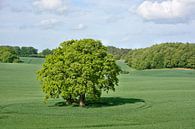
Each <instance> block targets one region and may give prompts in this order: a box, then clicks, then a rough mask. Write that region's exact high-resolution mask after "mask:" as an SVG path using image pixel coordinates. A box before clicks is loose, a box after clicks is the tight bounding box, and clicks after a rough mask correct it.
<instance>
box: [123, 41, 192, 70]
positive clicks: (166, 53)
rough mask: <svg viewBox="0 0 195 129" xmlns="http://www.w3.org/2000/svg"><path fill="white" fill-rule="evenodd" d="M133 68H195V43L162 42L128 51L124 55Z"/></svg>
mask: <svg viewBox="0 0 195 129" xmlns="http://www.w3.org/2000/svg"><path fill="white" fill-rule="evenodd" d="M125 61H126V62H127V63H128V65H129V66H130V67H132V68H135V69H141V70H142V69H156V68H193V69H195V44H190V43H185V44H184V43H162V44H159V45H153V46H152V47H149V48H143V49H135V50H131V51H129V53H128V54H127V55H126V57H125Z"/></svg>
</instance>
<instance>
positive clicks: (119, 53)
mask: <svg viewBox="0 0 195 129" xmlns="http://www.w3.org/2000/svg"><path fill="white" fill-rule="evenodd" d="M107 48H108V53H109V54H112V55H113V56H114V58H115V59H116V60H120V59H124V58H125V56H126V55H127V54H128V52H129V51H130V50H131V49H127V48H116V47H114V46H107Z"/></svg>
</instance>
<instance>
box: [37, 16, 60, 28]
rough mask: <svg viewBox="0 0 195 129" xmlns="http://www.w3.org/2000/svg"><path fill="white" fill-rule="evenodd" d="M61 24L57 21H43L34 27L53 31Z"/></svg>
mask: <svg viewBox="0 0 195 129" xmlns="http://www.w3.org/2000/svg"><path fill="white" fill-rule="evenodd" d="M60 23H61V22H60V21H59V20H57V19H54V18H53V19H52V18H51V19H45V20H42V21H40V23H38V24H37V25H36V26H37V27H40V28H42V29H53V28H54V27H56V26H58V25H59V24H60Z"/></svg>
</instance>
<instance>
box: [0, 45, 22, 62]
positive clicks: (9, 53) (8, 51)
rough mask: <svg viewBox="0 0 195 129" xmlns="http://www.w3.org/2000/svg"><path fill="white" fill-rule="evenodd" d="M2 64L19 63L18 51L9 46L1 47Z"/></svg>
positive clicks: (0, 57) (0, 60)
mask: <svg viewBox="0 0 195 129" xmlns="http://www.w3.org/2000/svg"><path fill="white" fill-rule="evenodd" d="M0 62H4V63H18V62H20V59H19V56H18V54H17V53H16V51H15V50H14V49H13V48H12V47H9V46H0Z"/></svg>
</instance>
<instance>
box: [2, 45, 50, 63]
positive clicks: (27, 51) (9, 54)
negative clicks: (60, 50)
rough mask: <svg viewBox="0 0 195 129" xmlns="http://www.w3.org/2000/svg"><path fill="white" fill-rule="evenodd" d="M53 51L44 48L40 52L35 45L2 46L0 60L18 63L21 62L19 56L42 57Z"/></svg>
mask: <svg viewBox="0 0 195 129" xmlns="http://www.w3.org/2000/svg"><path fill="white" fill-rule="evenodd" d="M51 53H52V50H50V49H48V48H47V49H44V50H43V51H41V52H40V53H38V49H36V48H34V47H31V46H30V47H25V46H22V47H19V46H0V62H4V63H18V62H21V60H20V59H19V57H42V58H44V57H45V56H47V55H49V54H51Z"/></svg>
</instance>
